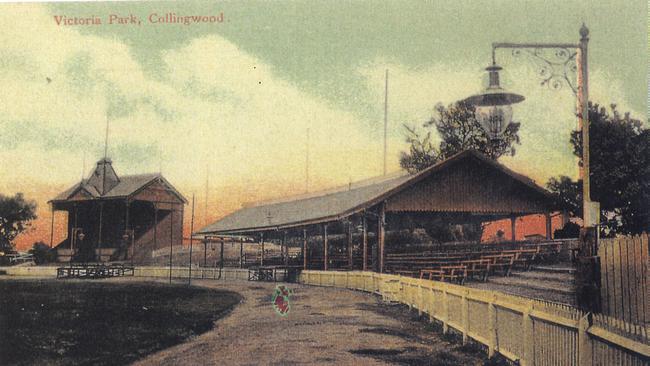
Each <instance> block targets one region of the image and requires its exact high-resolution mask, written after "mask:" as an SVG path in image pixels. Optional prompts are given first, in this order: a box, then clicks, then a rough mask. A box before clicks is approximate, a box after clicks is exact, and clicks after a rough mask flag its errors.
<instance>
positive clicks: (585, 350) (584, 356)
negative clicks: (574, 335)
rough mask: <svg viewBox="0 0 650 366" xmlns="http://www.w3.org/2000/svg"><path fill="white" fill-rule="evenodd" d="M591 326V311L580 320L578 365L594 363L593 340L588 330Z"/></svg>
mask: <svg viewBox="0 0 650 366" xmlns="http://www.w3.org/2000/svg"><path fill="white" fill-rule="evenodd" d="M589 327H591V313H587V315H585V316H583V317H582V318H580V321H579V322H578V366H588V365H592V364H593V357H592V350H591V340H590V339H589V333H588V332H587V331H588V330H589Z"/></svg>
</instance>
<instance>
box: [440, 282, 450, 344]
mask: <svg viewBox="0 0 650 366" xmlns="http://www.w3.org/2000/svg"><path fill="white" fill-rule="evenodd" d="M441 318H442V334H447V332H449V324H448V322H449V296H448V295H447V286H446V285H445V287H444V288H443V289H442V316H441Z"/></svg>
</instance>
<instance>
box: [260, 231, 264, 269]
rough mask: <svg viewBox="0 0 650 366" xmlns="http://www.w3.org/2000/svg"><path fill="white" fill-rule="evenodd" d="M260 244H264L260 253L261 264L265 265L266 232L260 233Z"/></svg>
mask: <svg viewBox="0 0 650 366" xmlns="http://www.w3.org/2000/svg"><path fill="white" fill-rule="evenodd" d="M260 244H261V245H262V253H261V255H260V266H263V265H264V233H261V234H260Z"/></svg>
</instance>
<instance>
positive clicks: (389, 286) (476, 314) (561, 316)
mask: <svg viewBox="0 0 650 366" xmlns="http://www.w3.org/2000/svg"><path fill="white" fill-rule="evenodd" d="M299 281H300V282H302V283H304V284H308V285H317V286H333V287H341V288H348V289H353V290H360V291H366V292H370V293H375V294H379V295H381V296H382V297H383V298H384V300H386V301H392V302H399V303H403V304H406V305H408V306H409V307H410V308H412V309H417V311H418V312H419V313H420V314H428V316H429V319H430V320H431V321H438V322H441V323H442V326H443V332H449V331H450V330H452V329H453V330H455V331H456V332H458V333H460V334H462V336H463V342H468V341H469V340H470V339H473V340H474V341H475V342H478V343H480V344H483V345H484V346H486V347H487V350H488V355H489V356H493V355H495V354H496V353H499V354H501V355H502V356H504V357H506V358H508V359H509V360H511V361H513V362H518V363H519V364H521V365H577V366H587V365H648V359H650V338H649V337H648V333H649V331H650V329H648V327H647V326H639V325H632V324H629V323H627V322H624V321H622V320H618V319H613V318H611V317H608V316H605V315H597V316H592V314H585V313H583V312H581V311H580V310H578V309H575V308H573V307H570V306H567V305H562V304H555V303H550V302H544V301H538V300H533V299H527V298H522V297H518V296H512V295H507V294H503V293H499V292H496V291H487V290H479V289H473V288H468V287H464V286H459V285H453V284H450V283H445V282H437V281H430V280H421V279H417V278H411V277H402V276H397V275H388V274H379V273H374V272H335V271H303V272H302V273H301V275H300V278H299Z"/></svg>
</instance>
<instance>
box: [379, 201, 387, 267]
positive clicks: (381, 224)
mask: <svg viewBox="0 0 650 366" xmlns="http://www.w3.org/2000/svg"><path fill="white" fill-rule="evenodd" d="M385 224H386V204H384V203H382V204H381V208H380V209H379V219H378V221H377V225H378V227H377V238H378V242H379V250H378V254H379V273H384V244H385V241H386V238H385V236H386V228H385Z"/></svg>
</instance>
